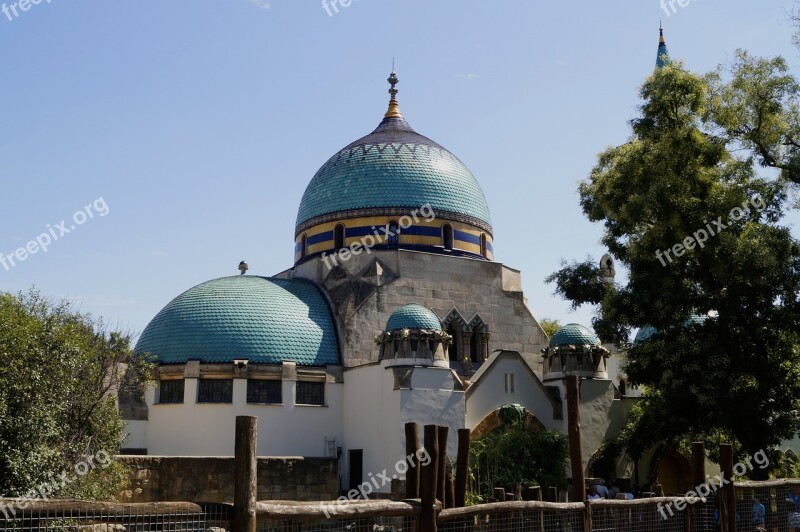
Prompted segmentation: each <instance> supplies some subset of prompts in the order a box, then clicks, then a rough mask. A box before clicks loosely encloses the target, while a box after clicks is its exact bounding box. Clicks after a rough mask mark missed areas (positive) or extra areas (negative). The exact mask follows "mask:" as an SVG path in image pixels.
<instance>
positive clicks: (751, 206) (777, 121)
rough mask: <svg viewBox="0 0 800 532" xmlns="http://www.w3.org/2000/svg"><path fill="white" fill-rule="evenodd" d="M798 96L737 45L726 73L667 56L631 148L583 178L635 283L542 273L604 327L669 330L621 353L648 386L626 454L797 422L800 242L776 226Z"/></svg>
mask: <svg viewBox="0 0 800 532" xmlns="http://www.w3.org/2000/svg"><path fill="white" fill-rule="evenodd" d="M796 93H797V84H796V83H795V82H794V80H793V79H792V78H791V76H789V75H788V74H787V73H786V70H785V64H784V63H783V61H782V60H780V59H775V60H765V59H754V58H751V57H750V56H748V55H747V54H745V53H743V52H740V53H739V54H738V55H737V59H736V61H735V62H734V63H733V64H732V65H731V67H730V71H729V73H728V75H725V74H724V73H723V71H722V70H719V71H717V72H715V73H713V74H710V75H707V76H698V75H695V74H692V73H690V72H688V71H687V70H685V69H684V68H683V67H682V65H680V64H675V63H673V64H671V65H668V66H666V67H665V68H663V69H659V70H657V71H656V72H655V73H654V74H653V75H652V76H651V77H650V78H649V79H648V80H647V81H646V82H645V84H644V85H643V87H642V89H641V97H642V100H643V104H642V105H641V108H640V114H639V116H638V117H637V118H635V119H634V120H633V121H632V122H631V129H632V135H631V138H630V140H629V142H627V143H626V144H624V145H622V146H618V147H614V148H610V149H608V150H606V151H605V152H603V153H602V154H600V156H599V160H598V164H597V166H596V167H595V168H594V169H593V170H592V172H591V175H590V178H589V179H588V180H587V181H584V182H583V183H581V185H580V188H579V192H580V202H581V206H582V208H583V212H584V214H585V215H586V216H587V218H589V219H590V220H592V221H595V222H601V223H603V225H604V234H603V238H602V242H603V244H604V245H605V246H607V248H608V249H609V252H610V253H611V255H612V256H613V257H614V258H615V259H616V261H617V263H618V264H619V265H623V266H624V267H625V268H626V269H627V271H628V278H627V280H626V281H625V283H624V284H621V283H618V284H605V283H603V282H602V280H601V279H600V272H599V268H598V267H597V266H596V265H595V263H594V261H592V260H587V261H585V262H575V263H571V264H564V265H563V266H562V269H561V270H560V271H558V272H556V273H554V274H553V275H551V276H550V277H548V281H550V282H554V283H555V284H556V292H557V293H559V294H561V295H562V296H563V297H565V298H566V299H568V300H570V301H571V302H572V304H573V306H575V307H578V306H580V305H583V304H593V305H596V306H597V307H596V308H597V309H598V310H597V315H596V317H595V319H594V325H595V329H596V330H597V332H598V333H599V334H601V336H605V337H614V338H617V339H618V341H620V342H626V341H627V340H628V337H629V333H630V331H631V330H632V329H634V328H638V327H644V326H653V327H654V328H655V329H656V330H657V331H659V332H657V333H655V334H654V335H653V336H652V337H651V338H650V339H649V340H648V341H645V342H640V343H636V344H634V345H632V346H631V348H630V350H629V353H628V357H627V358H628V363H627V366H626V367H625V371H626V373H627V374H628V375H629V377H630V379H631V381H632V382H633V383H637V384H643V385H646V386H648V387H649V389H650V392H649V393H648V394H647V395H646V397H645V399H644V401H643V403H642V405H641V407H642V408H641V409H640V410H639V411H638V412H637V413H636V415H634V416H632V426H629V427H628V434H627V435H626V436H625V438H623V439H624V440H625V441H626V442H627V445H628V446H629V448H628V452H629V454H631V455H632V456H635V453H636V451H637V449H638V450H639V451H641V450H642V449H643V448H644V447H646V446H647V445H648V444H652V443H656V442H659V441H676V442H677V441H679V440H680V439H681V438H690V437H691V438H697V437H704V436H708V435H718V434H720V433H723V434H725V435H728V436H729V437H732V438H735V439H736V440H737V441H738V442H739V443H740V444H741V446H742V448H743V449H744V451H745V452H748V453H750V454H752V453H755V452H756V451H758V450H761V449H767V448H769V447H770V446H774V445H777V444H778V443H779V442H781V441H782V440H784V439H788V438H791V437H793V436H794V435H795V434H796V433H797V431H798V429H800V416H799V415H798V407H799V406H800V401H798V398H800V379H799V378H798V377H800V371H799V369H800V364H798V363H799V362H800V350H798V345H799V344H800V342H799V341H798V337H799V333H800V302H798V288H800V245H799V244H798V242H797V240H796V239H794V238H793V236H792V234H791V232H790V230H789V228H787V227H785V226H783V225H781V219H782V216H783V213H784V212H785V210H786V209H788V208H790V205H789V202H788V200H787V183H790V182H794V181H800V180H798V179H797V176H798V175H800V174H796V173H795V170H794V168H795V165H796V164H797V162H796V160H797V157H796V156H795V147H794V146H792V145H791V143H790V139H791V138H792V135H793V133H794V131H795V123H796V122H795V121H794V118H793V117H794V116H795V115H796V111H797V109H796V105H795V104H794V103H793V101H794V100H793V98H794V97H795V95H796ZM764 166H767V167H773V168H778V169H779V170H780V176H779V177H777V178H776V177H774V176H770V175H769V172H767V174H768V175H760V174H759V168H760V167H764ZM773 173H774V172H773ZM707 316H710V317H707ZM766 474H767V472H766V471H764V472H763V475H764V476H765V477H766Z"/></svg>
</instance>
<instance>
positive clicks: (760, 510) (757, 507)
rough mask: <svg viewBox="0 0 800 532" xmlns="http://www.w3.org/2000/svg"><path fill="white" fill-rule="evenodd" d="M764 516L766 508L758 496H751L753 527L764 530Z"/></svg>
mask: <svg viewBox="0 0 800 532" xmlns="http://www.w3.org/2000/svg"><path fill="white" fill-rule="evenodd" d="M766 516H767V510H766V509H765V508H764V505H763V504H761V500H760V499H759V498H758V496H754V497H753V517H752V521H753V528H755V529H756V530H757V531H764V530H766Z"/></svg>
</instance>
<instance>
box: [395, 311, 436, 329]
mask: <svg viewBox="0 0 800 532" xmlns="http://www.w3.org/2000/svg"><path fill="white" fill-rule="evenodd" d="M398 329H427V330H436V331H441V330H442V324H441V322H439V318H438V316H436V313H434V312H433V311H432V310H431V309H429V308H425V307H423V306H421V305H406V306H404V307H400V308H399V309H397V310H395V311H394V313H393V314H392V315H391V316H390V317H389V321H388V322H386V330H387V331H396V330H398Z"/></svg>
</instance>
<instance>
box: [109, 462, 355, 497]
mask: <svg viewBox="0 0 800 532" xmlns="http://www.w3.org/2000/svg"><path fill="white" fill-rule="evenodd" d="M117 460H118V461H120V462H121V463H122V464H123V465H125V466H126V467H127V468H128V470H129V472H130V474H129V481H128V486H127V488H126V489H125V490H123V491H122V493H121V494H120V496H119V500H120V502H159V501H170V502H178V501H185V502H233V486H234V480H233V479H234V477H233V468H234V465H233V458H226V457H202V458H199V457H197V458H185V457H182V458H175V457H159V456H119V457H117ZM337 472H338V464H337V461H336V459H335V458H294V457H291V458H259V459H258V499H259V500H270V499H271V500H297V501H321V500H333V499H335V498H336V497H337V496H338V495H339V493H338V490H339V481H338V474H337Z"/></svg>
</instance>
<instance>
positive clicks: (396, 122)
mask: <svg viewBox="0 0 800 532" xmlns="http://www.w3.org/2000/svg"><path fill="white" fill-rule="evenodd" d="M425 204H430V205H431V207H433V210H434V212H437V211H438V212H442V213H445V212H449V213H455V214H459V215H462V216H467V217H471V218H475V219H478V220H481V221H482V222H484V223H485V224H487V225H488V226H491V218H490V216H489V207H488V205H487V203H486V198H485V197H484V195H483V191H482V190H481V187H480V185H479V184H478V182H477V180H476V179H475V176H473V175H472V173H471V172H470V171H469V169H467V167H466V166H464V164H463V163H462V162H461V161H460V160H459V159H458V158H457V157H456V156H455V155H453V154H452V153H450V152H449V151H447V150H446V149H444V148H443V147H442V146H440V145H439V144H437V143H436V142H434V141H432V140H430V139H429V138H427V137H424V136H422V135H420V134H419V133H416V132H415V131H414V130H413V129H411V126H409V125H408V123H407V122H406V121H405V119H403V118H385V119H384V120H383V121H382V122H381V123H380V125H379V126H378V128H377V129H375V131H373V132H372V133H371V134H369V135H367V136H365V137H363V138H361V139H359V140H357V141H355V142H353V143H352V144H350V145H349V146H347V147H345V148H344V149H342V150H341V151H339V152H338V153H337V154H336V155H334V156H333V157H331V158H330V159H329V160H328V161H327V162H326V163H325V164H324V165H323V166H322V168H320V169H319V171H318V172H317V173H316V175H315V176H314V178H313V179H312V180H311V183H309V185H308V187H307V188H306V191H305V194H303V199H302V201H301V203H300V209H299V211H298V213H297V225H298V226H299V225H300V224H302V223H303V222H306V221H308V220H311V219H313V218H316V217H318V216H322V215H327V214H332V213H336V212H340V211H351V210H355V209H371V208H381V207H387V208H398V207H403V208H408V209H409V210H413V209H418V208H420V207H421V206H423V205H425Z"/></svg>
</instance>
